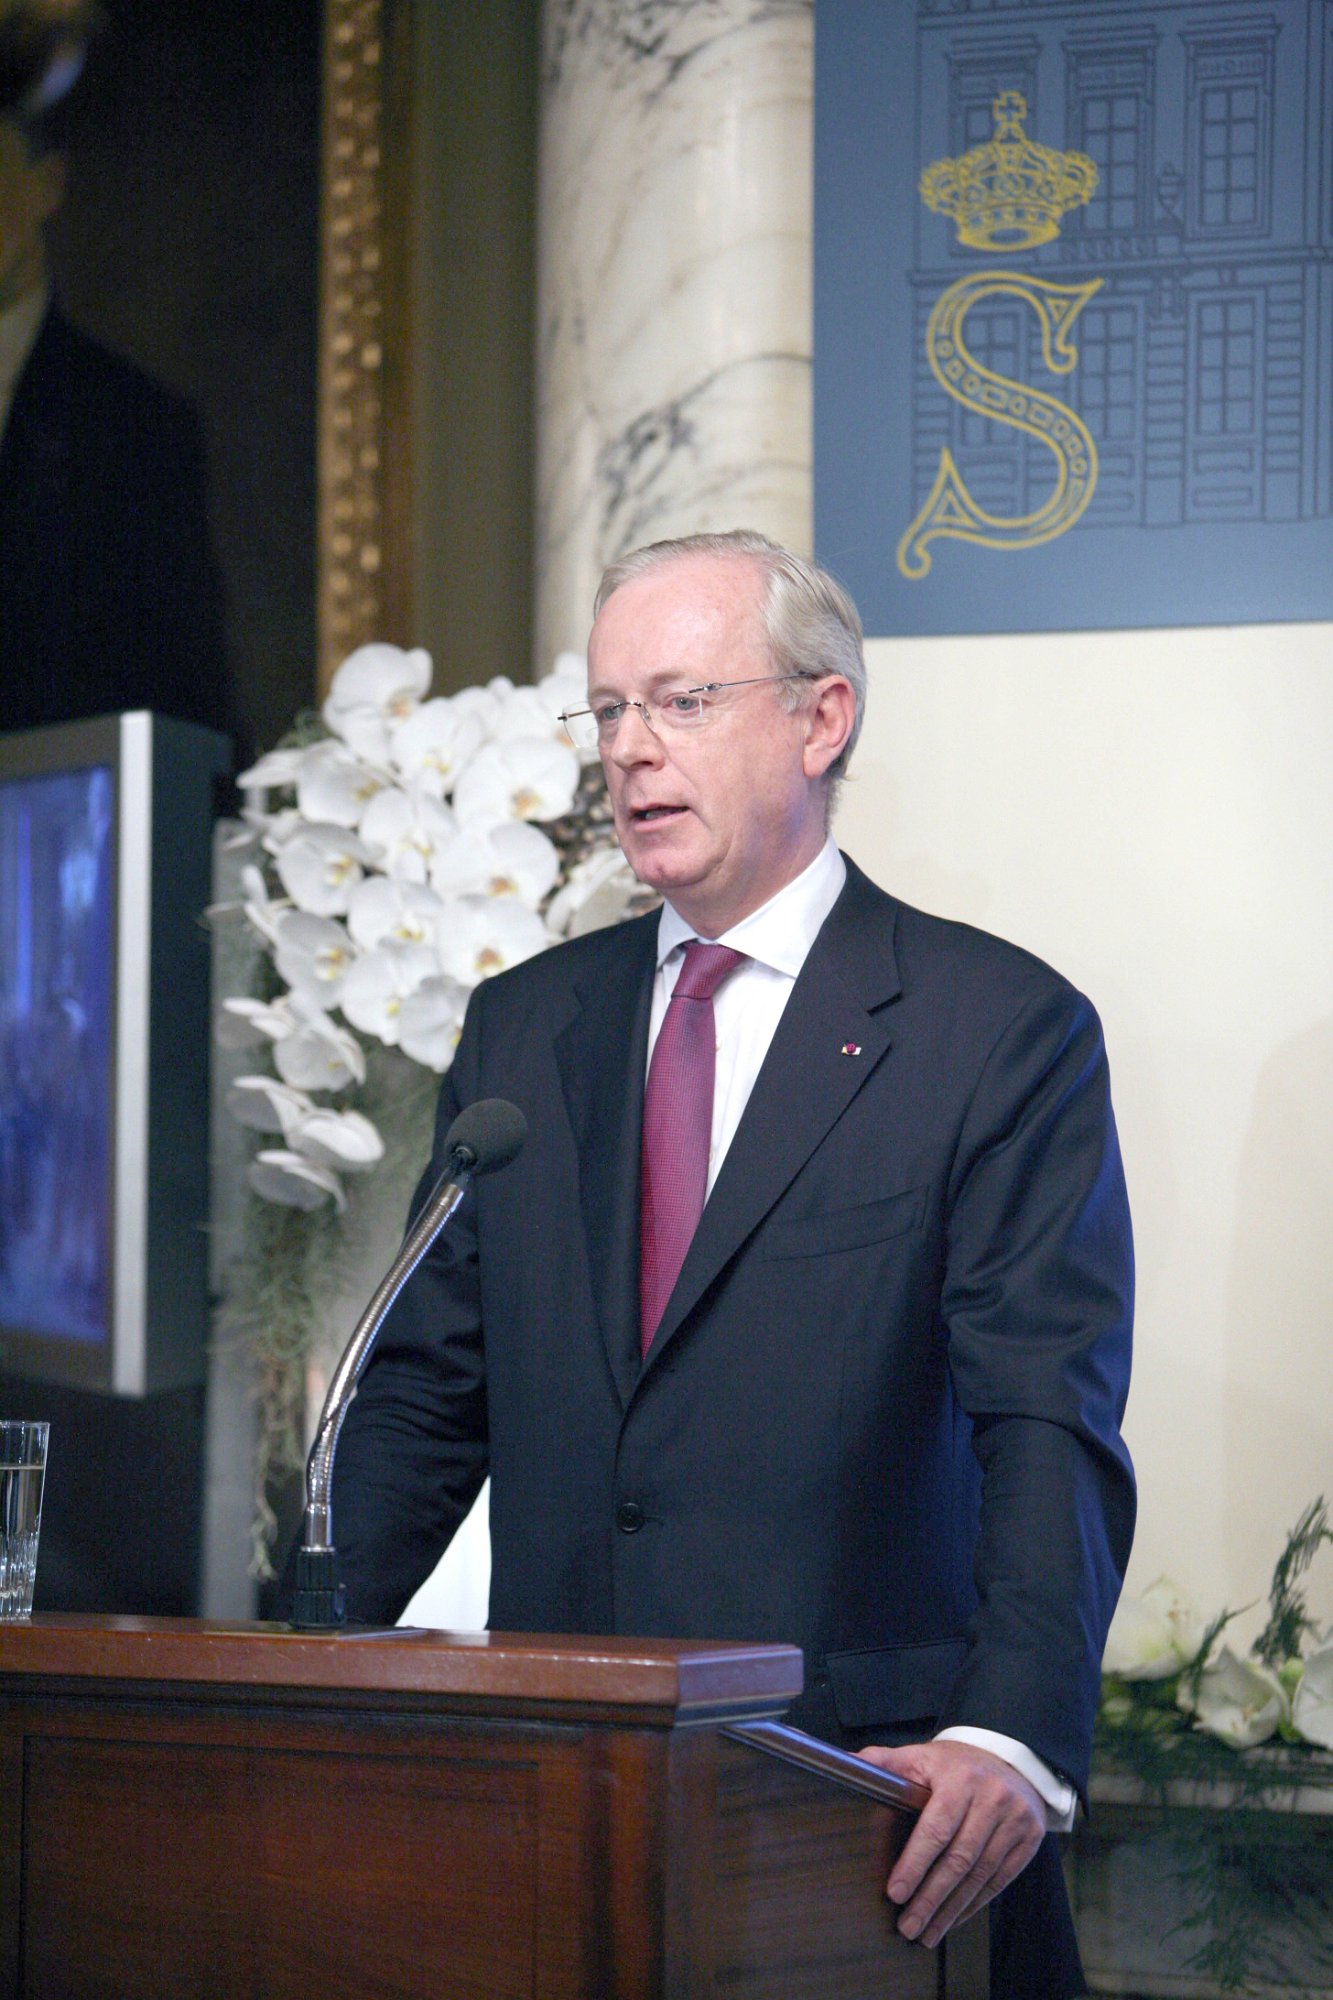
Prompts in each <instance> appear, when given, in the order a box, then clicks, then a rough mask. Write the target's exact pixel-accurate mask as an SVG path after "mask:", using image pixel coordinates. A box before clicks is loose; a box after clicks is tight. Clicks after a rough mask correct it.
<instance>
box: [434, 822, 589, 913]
mask: <svg viewBox="0 0 1333 2000" xmlns="http://www.w3.org/2000/svg"><path fill="white" fill-rule="evenodd" d="M559 873H560V856H559V855H558V854H557V852H556V850H555V847H554V845H553V843H552V842H551V841H550V840H548V839H547V837H546V835H545V834H544V833H542V832H541V831H540V829H539V828H537V827H535V826H529V825H528V823H527V822H526V821H525V820H517V819H511V820H504V821H502V822H501V824H500V825H499V826H494V827H482V826H474V827H465V828H463V829H462V830H461V831H460V832H458V833H456V834H455V835H454V837H453V839H452V840H450V841H447V842H446V843H445V845H444V846H443V847H442V848H441V849H440V850H439V852H438V853H437V854H436V856H435V862H434V866H433V867H432V869H431V878H430V879H431V883H432V886H433V887H434V888H436V889H437V890H438V891H439V893H440V895H442V896H517V897H518V899H519V901H520V902H523V903H526V904H527V905H528V907H529V909H533V910H535V909H536V908H537V905H538V904H539V903H540V902H541V901H542V899H543V898H544V897H545V896H547V895H549V893H550V890H551V887H552V885H553V884H554V882H555V878H556V876H557V875H558V874H559Z"/></svg>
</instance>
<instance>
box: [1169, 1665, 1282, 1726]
mask: <svg viewBox="0 0 1333 2000" xmlns="http://www.w3.org/2000/svg"><path fill="white" fill-rule="evenodd" d="M1179 1702H1180V1706H1181V1707H1182V1708H1183V1709H1184V1711H1185V1713H1186V1714H1187V1715H1192V1716H1193V1717H1194V1724H1195V1727H1196V1728H1198V1729H1206V1730H1207V1731H1208V1733H1209V1735H1210V1736H1216V1737H1219V1738H1220V1739H1221V1741H1222V1742H1223V1743H1228V1744H1230V1746H1231V1748H1232V1749H1233V1750H1248V1749H1249V1748H1250V1747H1251V1746H1252V1745H1253V1744H1255V1743H1264V1742H1266V1741H1267V1740H1268V1738H1269V1737H1270V1736H1271V1735H1272V1734H1273V1732H1274V1730H1275V1729H1276V1728H1277V1726H1278V1724H1279V1723H1280V1722H1281V1721H1283V1719H1284V1718H1285V1717H1286V1716H1287V1715H1288V1713H1289V1712H1290V1704H1289V1703H1288V1701H1287V1695H1286V1690H1285V1689H1284V1688H1283V1686H1282V1683H1281V1681H1280V1680H1279V1679H1278V1677H1277V1675H1276V1674H1275V1673H1274V1672H1273V1671H1272V1669H1271V1668H1270V1667H1265V1666H1262V1665H1261V1664H1260V1663H1259V1661H1258V1660H1242V1659H1238V1658H1237V1656H1236V1655H1235V1654H1234V1653H1233V1652H1232V1650H1231V1648H1230V1647H1229V1646H1223V1647H1222V1649H1221V1651H1220V1652H1219V1653H1218V1655H1217V1657H1216V1659H1215V1660H1214V1661H1213V1663H1212V1665H1211V1666H1209V1667H1207V1668H1205V1670H1204V1672H1203V1673H1202V1675H1201V1676H1200V1678H1199V1691H1198V1695H1197V1697H1196V1698H1195V1699H1194V1700H1193V1701H1191V1699H1190V1690H1189V1689H1188V1687H1187V1686H1185V1684H1184V1683H1182V1684H1181V1688H1180V1694H1179Z"/></svg>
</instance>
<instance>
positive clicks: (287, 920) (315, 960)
mask: <svg viewBox="0 0 1333 2000" xmlns="http://www.w3.org/2000/svg"><path fill="white" fill-rule="evenodd" d="M273 958H274V963H275V964H276V966H277V968H278V971H279V972H280V973H281V974H282V976H283V978H284V979H285V980H286V981H287V984H288V985H289V986H290V987H291V989H292V991H293V992H294V993H299V994H301V995H302V996H303V998H304V999H306V1000H308V1001H311V1002H312V1003H313V1004H314V1005H315V1006H316V1007H336V1006H337V1004H338V998H339V995H340V994H341V992H342V985H343V981H344V979H345V978H346V977H347V974H348V972H349V970H350V969H351V966H352V964H353V962H354V960H355V958H356V952H355V950H354V949H353V946H352V940H351V939H350V938H349V937H348V935H347V932H346V931H345V930H344V929H343V927H342V925H341V924H340V923H336V922H335V921H334V919H333V918H332V917H312V916H310V915H308V914H307V912H306V911H304V910H288V911H286V912H285V914H284V915H283V916H281V917H279V919H278V923H277V943H276V945H275V948H274V953H273Z"/></svg>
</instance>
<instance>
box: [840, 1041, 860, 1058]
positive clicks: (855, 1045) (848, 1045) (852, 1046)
mask: <svg viewBox="0 0 1333 2000" xmlns="http://www.w3.org/2000/svg"><path fill="white" fill-rule="evenodd" d="M840 1053H841V1054H842V1055H845V1056H859V1055H860V1053H861V1044H860V1043H859V1042H844V1043H843V1045H842V1049H841V1051H840Z"/></svg>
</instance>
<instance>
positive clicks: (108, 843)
mask: <svg viewBox="0 0 1333 2000" xmlns="http://www.w3.org/2000/svg"><path fill="white" fill-rule="evenodd" d="M114 805H115V793H114V783H113V776H112V772H111V770H110V768H109V767H108V766H106V765H102V764H95V765H91V766H86V767H85V768H83V769H81V770H72V771H53V772H49V773H44V774H41V775H38V776H29V777H10V778H5V779H2V780H0V1322H4V1323H6V1324H8V1325H10V1326H14V1327H23V1328H27V1329H31V1331H33V1332H34V1333H39V1334H48V1335H54V1336H56V1337H57V1338H59V1339H62V1340H70V1341H78V1342H94V1343H100V1344H105V1342H106V1341H107V1340H108V1338H109V1335H110V1326H111V1234H110V1231H111V1216H110V1213H109V1203H108V1199H107V1188H108V1169H109V1162H110V1155H111V1115H112V1073H111V1063H112V1053H113V1035H114V1006H115V994H114V987H113V977H114V941H115V916H116V881H115V839H114V821H113V814H114Z"/></svg>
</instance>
